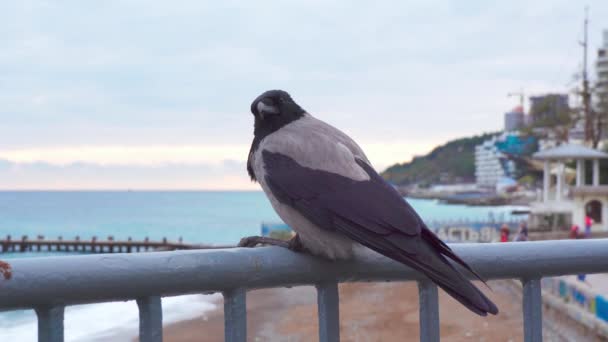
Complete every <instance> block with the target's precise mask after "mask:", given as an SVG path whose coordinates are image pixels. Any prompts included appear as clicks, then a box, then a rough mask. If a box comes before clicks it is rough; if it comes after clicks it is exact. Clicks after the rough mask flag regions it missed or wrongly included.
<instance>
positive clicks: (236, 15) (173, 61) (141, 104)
mask: <svg viewBox="0 0 608 342" xmlns="http://www.w3.org/2000/svg"><path fill="white" fill-rule="evenodd" d="M587 4H588V5H589V8H590V9H589V17H590V24H589V39H590V42H589V46H590V58H589V62H590V63H591V64H593V62H594V56H595V53H596V50H597V48H598V47H599V46H600V45H601V43H602V42H601V40H602V36H601V34H602V30H603V29H608V22H607V21H606V20H605V18H608V1H605V0H598V1H588V2H587ZM583 6H584V4H581V3H578V2H575V1H562V0H555V1H548V0H540V1H518V0H515V1H508V2H507V1H503V2H499V3H496V2H488V1H481V0H472V1H436V0H432V1H422V0H420V1H382V2H380V1H375V2H367V1H366V2H364V1H317V0H294V1H282V2H278V1H198V0H197V1H194V0H192V1H189V0H184V1H175V2H169V1H154V2H153V1H135V0H123V1H118V0H116V1H111V0H110V1H90V2H85V1H67V0H66V1H29V0H22V1H3V2H1V3H0V22H2V25H1V27H0V41H1V42H2V45H3V46H2V49H0V189H55V190H61V189H69V190H71V189H213V190H237V189H258V185H256V184H253V183H252V182H251V181H250V180H249V178H248V176H247V172H246V169H245V164H246V159H247V152H248V150H249V146H250V143H251V139H252V135H253V116H252V115H251V113H250V112H249V106H250V103H251V101H252V100H253V99H254V98H256V97H257V96H258V95H259V94H260V93H262V92H263V91H265V90H268V89H284V90H287V91H288V92H290V93H291V95H292V97H293V98H294V99H295V100H296V101H297V102H298V103H299V104H300V105H301V106H302V107H303V108H304V109H306V110H307V111H308V112H310V113H311V114H312V115H314V116H316V117H318V118H320V119H322V120H324V121H326V122H328V123H330V124H332V125H334V126H336V127H338V128H339V129H341V130H343V131H344V132H346V133H347V134H349V135H350V136H351V137H353V138H354V139H355V140H356V141H357V142H358V143H359V144H360V145H361V146H362V148H363V149H364V151H365V152H366V154H367V155H368V157H369V158H370V160H371V161H372V163H373V164H374V166H375V168H376V169H377V170H378V171H382V170H383V169H384V168H386V167H387V166H389V165H391V164H394V163H397V162H404V161H408V160H410V159H411V158H412V156H414V155H421V154H425V153H427V152H428V151H430V150H431V149H432V148H433V147H435V146H437V145H438V144H442V143H444V142H446V141H448V140H450V139H453V138H457V137H464V136H469V135H474V134H481V133H483V132H490V131H497V130H500V129H501V128H502V125H503V114H504V112H506V111H508V110H509V109H511V108H512V107H514V106H515V105H517V104H518V99H517V98H516V97H507V94H508V93H509V92H514V91H519V90H520V89H523V90H524V92H525V94H527V96H528V95H538V94H542V93H547V92H567V91H569V90H570V89H572V88H573V86H574V85H575V83H574V75H575V74H576V73H577V72H578V71H579V70H580V66H581V58H582V57H581V48H580V46H579V43H578V42H579V40H581V39H582V33H583V28H582V21H583V15H584V7H583ZM602 19H604V20H603V21H602Z"/></svg>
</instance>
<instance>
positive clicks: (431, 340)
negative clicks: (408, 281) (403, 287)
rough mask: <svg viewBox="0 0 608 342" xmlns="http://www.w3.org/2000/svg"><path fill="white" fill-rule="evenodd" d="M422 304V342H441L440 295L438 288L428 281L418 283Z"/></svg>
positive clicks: (420, 319)
mask: <svg viewBox="0 0 608 342" xmlns="http://www.w3.org/2000/svg"><path fill="white" fill-rule="evenodd" d="M418 300H419V302H420V318H419V322H420V341H422V342H439V335H440V334H439V294H438V291H437V286H436V285H435V284H433V283H432V282H430V281H428V280H421V281H419V282H418Z"/></svg>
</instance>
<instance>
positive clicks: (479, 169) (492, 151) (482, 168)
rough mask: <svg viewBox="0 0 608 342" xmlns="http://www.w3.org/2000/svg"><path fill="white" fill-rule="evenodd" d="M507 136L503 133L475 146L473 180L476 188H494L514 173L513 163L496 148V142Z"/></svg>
mask: <svg viewBox="0 0 608 342" xmlns="http://www.w3.org/2000/svg"><path fill="white" fill-rule="evenodd" d="M511 134H513V133H511ZM507 136H508V134H507V133H503V134H501V135H498V136H494V137H492V138H491V139H489V140H486V141H484V142H483V143H482V144H480V145H477V146H475V179H476V182H477V185H478V186H480V187H486V188H495V187H496V184H498V183H499V182H500V181H501V180H503V179H504V178H507V177H510V176H511V175H512V174H513V173H514V171H515V163H514V162H513V161H511V160H509V158H508V157H507V155H505V154H504V153H502V152H501V151H500V150H499V149H498V147H497V146H496V142H498V141H503V140H504V139H506V137H507Z"/></svg>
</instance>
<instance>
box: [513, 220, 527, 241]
mask: <svg viewBox="0 0 608 342" xmlns="http://www.w3.org/2000/svg"><path fill="white" fill-rule="evenodd" d="M513 241H528V224H527V223H526V222H525V221H522V222H521V223H520V224H519V230H518V231H517V235H515V238H514V239H513Z"/></svg>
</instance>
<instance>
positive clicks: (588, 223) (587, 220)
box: [585, 215, 593, 238]
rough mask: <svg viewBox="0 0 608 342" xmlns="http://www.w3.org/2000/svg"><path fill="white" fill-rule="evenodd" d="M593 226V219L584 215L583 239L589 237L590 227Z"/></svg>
mask: <svg viewBox="0 0 608 342" xmlns="http://www.w3.org/2000/svg"><path fill="white" fill-rule="evenodd" d="M592 225H593V219H592V218H591V217H590V216H589V215H585V237H587V238H588V237H590V236H591V226H592Z"/></svg>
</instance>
